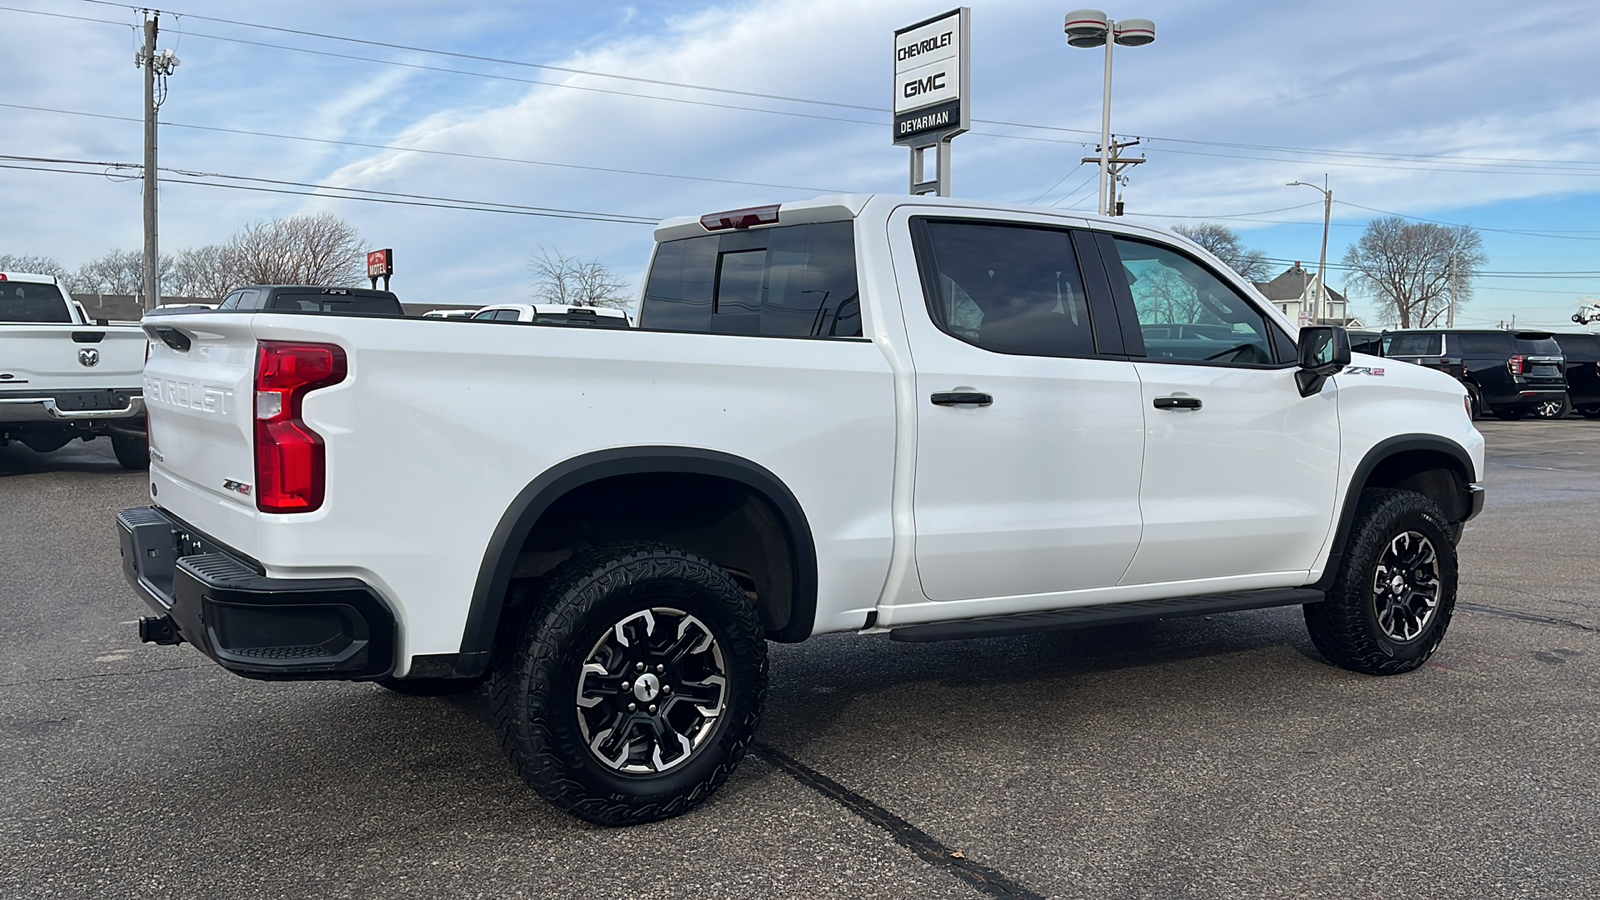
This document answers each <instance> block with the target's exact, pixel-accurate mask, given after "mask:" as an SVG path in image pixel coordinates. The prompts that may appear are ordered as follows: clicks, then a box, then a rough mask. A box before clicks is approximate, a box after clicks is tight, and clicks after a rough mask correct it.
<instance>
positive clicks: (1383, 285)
mask: <svg viewBox="0 0 1600 900" xmlns="http://www.w3.org/2000/svg"><path fill="white" fill-rule="evenodd" d="M1487 261H1488V256H1486V255H1485V254H1484V252H1483V238H1482V237H1480V236H1479V235H1478V232H1477V231H1476V230H1475V229H1473V228H1472V227H1471V226H1469V225H1458V226H1456V227H1453V228H1452V227H1450V226H1447V225H1435V224H1433V223H1431V222H1407V221H1406V220H1404V219H1402V218H1400V217H1399V216H1386V217H1384V218H1381V219H1373V220H1372V221H1371V222H1369V223H1368V224H1367V228H1366V230H1365V231H1363V232H1361V239H1360V240H1359V241H1357V242H1356V243H1355V245H1353V246H1351V247H1350V248H1349V249H1348V250H1346V251H1345V253H1344V265H1345V267H1346V268H1347V269H1349V270H1350V272H1351V275H1350V279H1349V281H1348V282H1347V285H1348V286H1349V288H1350V289H1352V290H1355V291H1360V292H1362V293H1365V294H1368V295H1369V296H1371V297H1373V298H1374V299H1375V300H1376V301H1377V303H1378V315H1379V318H1381V319H1382V320H1383V322H1384V323H1385V324H1391V325H1399V326H1400V327H1401V328H1428V327H1431V326H1433V325H1438V324H1442V323H1441V321H1440V320H1441V319H1442V318H1443V317H1444V315H1445V313H1446V312H1447V311H1448V309H1449V307H1450V303H1451V302H1452V301H1454V303H1455V304H1456V305H1457V307H1458V308H1459V307H1460V306H1461V305H1462V304H1465V303H1467V302H1468V301H1469V300H1471V299H1472V278H1473V276H1475V275H1476V274H1477V273H1478V270H1479V269H1480V268H1482V266H1483V264H1484V263H1485V262H1487Z"/></svg>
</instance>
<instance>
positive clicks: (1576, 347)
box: [1556, 334, 1600, 362]
mask: <svg viewBox="0 0 1600 900" xmlns="http://www.w3.org/2000/svg"><path fill="white" fill-rule="evenodd" d="M1556 343H1557V344H1559V345H1560V346H1561V353H1562V355H1563V356H1565V357H1566V358H1567V359H1568V360H1584V361H1585V362H1588V361H1593V360H1597V359H1600V336H1597V335H1592V334H1563V335H1560V336H1558V337H1557V338H1556Z"/></svg>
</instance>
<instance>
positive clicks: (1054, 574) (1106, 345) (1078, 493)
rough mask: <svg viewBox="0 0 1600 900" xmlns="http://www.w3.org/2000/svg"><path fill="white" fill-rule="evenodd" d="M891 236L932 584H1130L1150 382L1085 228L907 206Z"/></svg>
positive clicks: (959, 592) (982, 587) (918, 509)
mask: <svg viewBox="0 0 1600 900" xmlns="http://www.w3.org/2000/svg"><path fill="white" fill-rule="evenodd" d="M907 236H909V237H910V238H911V239H910V240H906V238H907ZM890 237H891V247H892V248H893V250H894V266H895V276H896V279H897V280H898V281H899V283H900V290H901V295H902V297H903V298H905V299H904V303H903V312H904V315H905V323H906V329H907V332H908V335H909V342H910V347H911V355H912V357H913V359H914V361H915V367H916V375H915V383H916V394H915V404H916V406H915V410H916V413H915V414H916V429H917V432H916V433H917V447H916V464H915V484H914V489H913V503H912V505H913V515H914V519H915V525H916V551H915V556H916V565H917V571H918V574H919V576H920V579H921V584H922V590H923V593H924V594H925V595H926V596H927V597H928V598H929V599H930V600H934V601H961V600H973V599H977V598H995V601H994V603H993V604H986V605H985V608H983V609H976V608H972V607H966V608H965V609H964V610H963V613H962V614H963V615H982V614H984V613H985V612H1012V611H1016V610H1017V609H1018V608H1024V607H1029V606H1031V607H1033V608H1041V607H1046V606H1050V605H1053V602H1052V601H1051V600H1049V599H1048V598H1038V599H1035V600H1032V601H1029V600H1017V599H1011V600H1004V599H999V598H1019V597H1022V596H1024V595H1049V594H1057V593H1060V592H1065V591H1073V590H1080V589H1087V588H1101V587H1109V586H1113V585H1115V584H1116V583H1117V582H1118V580H1119V579H1121V577H1122V575H1123V572H1124V571H1125V570H1126V569H1127V566H1128V563H1129V562H1130V561H1131V560H1132V559H1133V554H1134V551H1135V550H1136V549H1137V547H1138V545H1139V533H1140V520H1139V506H1138V492H1139V474H1140V466H1139V460H1140V455H1141V452H1142V448H1143V444H1144V435H1143V418H1142V416H1141V413H1140V410H1139V396H1140V395H1139V383H1138V379H1137V377H1136V375H1135V373H1134V370H1133V365H1132V364H1131V363H1129V362H1128V361H1127V359H1126V358H1122V357H1120V351H1121V346H1120V340H1119V338H1118V337H1117V328H1116V323H1115V316H1114V313H1112V312H1111V311H1110V310H1109V308H1108V309H1106V310H1099V311H1097V310H1093V309H1091V308H1090V303H1089V300H1088V295H1087V293H1086V291H1085V286H1084V273H1083V272H1082V271H1081V270H1080V265H1079V260H1078V251H1077V247H1076V245H1075V243H1074V233H1073V232H1072V231H1070V230H1068V229H1067V228H1063V227H1061V226H1060V224H1059V223H1057V224H1051V223H1049V220H1047V219H1046V220H1043V221H1041V222H1040V223H1039V224H1037V225H1029V224H1018V223H1016V222H995V221H989V220H985V219H983V218H981V217H980V216H978V215H974V216H962V215H959V214H956V213H950V214H945V213H942V212H941V214H940V215H939V216H938V217H932V216H926V217H915V216H914V215H913V213H912V212H911V211H910V210H901V211H900V212H898V213H896V214H895V216H894V217H892V218H891V220H890ZM1100 277H1102V278H1103V275H1101V276H1100ZM919 286H920V291H919V290H917V288H918V287H919ZM919 297H920V298H921V299H920V300H919ZM1103 314H1104V315H1103Z"/></svg>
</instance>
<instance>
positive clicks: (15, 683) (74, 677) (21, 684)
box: [0, 665, 206, 688]
mask: <svg viewBox="0 0 1600 900" xmlns="http://www.w3.org/2000/svg"><path fill="white" fill-rule="evenodd" d="M204 668H206V666H204V665H194V666H164V667H162V668H159V669H139V670H137V671H134V672H98V673H96V674H94V675H67V676H63V677H61V678H35V679H33V680H32V681H5V682H0V688H9V687H29V686H31V685H36V684H60V683H62V682H66V681H91V680H93V679H96V678H126V677H128V676H129V675H152V674H154V673H156V672H182V671H184V670H186V669H204Z"/></svg>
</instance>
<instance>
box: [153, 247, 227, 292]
mask: <svg viewBox="0 0 1600 900" xmlns="http://www.w3.org/2000/svg"><path fill="white" fill-rule="evenodd" d="M233 257H234V254H233V251H232V249H231V248H230V246H229V245H227V244H207V245H205V246H204V247H192V248H190V249H188V250H184V251H183V252H181V253H179V254H178V257H177V260H176V261H175V262H174V263H173V267H172V278H171V282H172V290H171V294H172V295H173V296H175V297H209V298H211V299H217V298H220V297H226V296H227V295H228V291H229V290H231V289H232V288H235V287H238V286H239V285H241V284H244V283H245V282H244V280H243V279H242V278H241V277H240V276H239V275H238V274H236V273H237V272H238V269H239V266H238V265H236V264H235V263H234V259H233Z"/></svg>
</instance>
